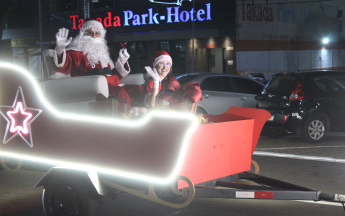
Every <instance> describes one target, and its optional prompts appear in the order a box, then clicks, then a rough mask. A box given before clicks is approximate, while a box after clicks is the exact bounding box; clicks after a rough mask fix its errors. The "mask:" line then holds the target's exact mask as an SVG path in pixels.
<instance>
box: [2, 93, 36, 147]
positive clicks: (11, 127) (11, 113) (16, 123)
mask: <svg viewBox="0 0 345 216" xmlns="http://www.w3.org/2000/svg"><path fill="white" fill-rule="evenodd" d="M41 112H42V110H39V109H32V108H28V107H26V105H25V99H24V95H23V90H22V88H21V87H19V88H18V90H17V94H16V97H15V99H14V102H13V105H12V106H0V114H1V115H2V116H3V117H4V118H5V119H6V121H7V127H6V130H5V135H4V140H3V143H4V144H6V143H8V142H9V141H10V140H12V139H13V138H14V137H16V136H20V137H21V138H22V139H23V140H24V141H25V142H26V143H27V144H28V145H29V146H30V147H33V143H32V136H31V127H30V125H31V123H32V122H33V121H34V120H35V119H36V118H37V116H39V114H41Z"/></svg>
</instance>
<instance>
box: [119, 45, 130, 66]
mask: <svg viewBox="0 0 345 216" xmlns="http://www.w3.org/2000/svg"><path fill="white" fill-rule="evenodd" d="M129 57H130V55H129V54H128V52H127V49H126V48H122V49H120V52H119V60H120V62H121V63H122V64H125V63H126V62H127V61H128V59H129Z"/></svg>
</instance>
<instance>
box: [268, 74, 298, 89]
mask: <svg viewBox="0 0 345 216" xmlns="http://www.w3.org/2000/svg"><path fill="white" fill-rule="evenodd" d="M297 80H298V77H297V76H276V77H274V78H273V79H272V80H271V81H270V83H269V85H268V86H267V87H266V89H265V90H271V91H272V90H273V91H280V92H291V91H292V89H293V88H294V87H295V85H296V82H297Z"/></svg>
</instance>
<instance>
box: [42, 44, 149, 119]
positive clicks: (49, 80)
mask: <svg viewBox="0 0 345 216" xmlns="http://www.w3.org/2000/svg"><path fill="white" fill-rule="evenodd" d="M53 55H54V50H51V49H49V50H45V51H44V52H43V62H42V74H43V77H44V81H43V82H41V83H40V87H41V90H42V92H43V93H44V94H45V96H46V98H47V99H49V100H50V102H51V103H52V104H53V105H54V106H55V107H56V108H58V109H61V110H63V111H65V112H77V113H87V112H88V109H89V103H90V102H93V101H95V99H96V96H97V94H102V95H104V96H105V97H106V98H107V97H109V90H108V83H107V80H106V78H105V77H104V76H102V75H93V76H79V77H71V76H69V75H65V74H62V73H59V72H57V71H56V69H55V66H54V61H53ZM144 82H145V80H144V74H129V75H127V76H126V77H124V78H123V79H122V80H121V84H120V85H125V84H135V85H141V84H143V83H144Z"/></svg>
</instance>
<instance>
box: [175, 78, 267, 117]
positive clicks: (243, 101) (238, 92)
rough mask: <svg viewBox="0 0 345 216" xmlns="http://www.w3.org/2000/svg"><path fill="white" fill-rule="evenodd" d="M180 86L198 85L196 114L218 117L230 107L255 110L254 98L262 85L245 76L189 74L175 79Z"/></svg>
mask: <svg viewBox="0 0 345 216" xmlns="http://www.w3.org/2000/svg"><path fill="white" fill-rule="evenodd" d="M176 78H177V80H178V81H179V82H180V84H181V85H183V84H185V83H190V82H198V83H200V87H201V90H202V100H201V101H199V102H198V107H197V113H204V114H211V115H219V114H222V113H224V112H225V111H227V110H228V109H229V108H230V107H231V106H237V107H248V108H256V107H257V100H256V96H257V95H258V94H259V93H260V92H261V91H262V89H263V88H264V84H262V83H260V82H258V81H255V80H253V79H251V78H248V77H245V76H236V75H230V74H215V73H189V74H182V75H179V76H177V77H176Z"/></svg>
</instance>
